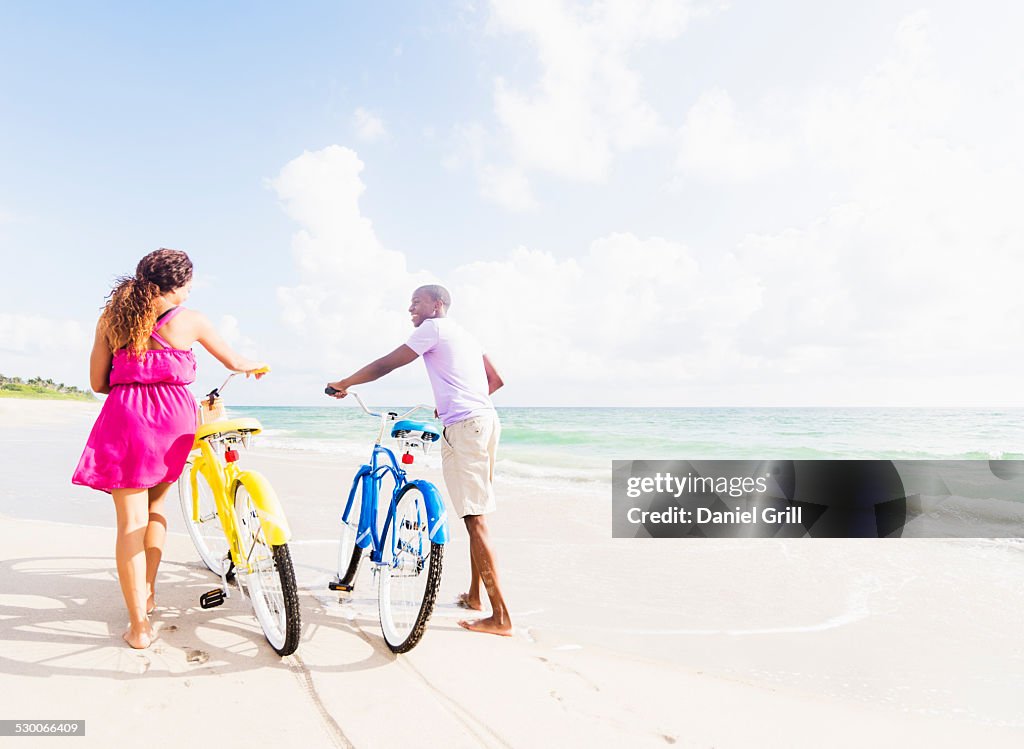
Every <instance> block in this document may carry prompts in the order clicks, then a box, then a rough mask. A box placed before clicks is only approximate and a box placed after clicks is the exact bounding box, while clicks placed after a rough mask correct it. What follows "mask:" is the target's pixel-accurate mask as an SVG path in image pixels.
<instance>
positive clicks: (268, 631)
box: [235, 483, 301, 655]
mask: <svg viewBox="0 0 1024 749" xmlns="http://www.w3.org/2000/svg"><path fill="white" fill-rule="evenodd" d="M235 514H236V516H237V518H238V532H239V535H240V538H239V540H240V541H241V547H242V557H243V559H245V560H246V563H247V564H248V568H249V569H248V572H247V574H246V575H245V583H246V588H247V589H248V593H249V600H251V601H252V608H253V612H254V613H255V614H256V620H257V621H258V622H259V623H260V627H262V628H263V634H264V635H266V638H267V642H269V643H270V647H272V648H273V649H274V651H275V652H276V653H277V654H278V655H291V654H292V653H294V652H295V649H296V648H297V647H298V646H299V634H300V626H301V621H300V615H299V591H298V585H296V583H295V568H294V566H293V565H292V557H291V553H290V552H289V551H288V544H281V545H280V546H271V545H270V544H269V543H268V542H267V539H266V536H265V535H264V533H263V527H262V525H260V519H259V516H258V515H257V514H256V504H255V503H254V502H253V499H252V496H250V494H249V490H248V489H247V488H246V487H245V485H244V484H242V483H239V484H238V485H237V486H236V487H235ZM240 564H241V563H240Z"/></svg>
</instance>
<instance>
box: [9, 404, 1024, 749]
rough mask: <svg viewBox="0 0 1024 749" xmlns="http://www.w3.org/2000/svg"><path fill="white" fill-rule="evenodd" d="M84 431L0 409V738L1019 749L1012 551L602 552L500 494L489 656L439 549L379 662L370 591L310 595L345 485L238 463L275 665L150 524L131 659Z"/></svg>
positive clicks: (1017, 549) (689, 544) (967, 546)
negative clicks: (284, 527)
mask: <svg viewBox="0 0 1024 749" xmlns="http://www.w3.org/2000/svg"><path fill="white" fill-rule="evenodd" d="M97 412H98V405H92V404H80V403H71V402H48V401H18V400H10V399H6V400H0V448H2V450H0V464H2V468H3V471H2V475H3V481H2V484H0V548H2V549H3V552H2V554H0V567H2V570H3V572H2V576H0V581H2V582H0V688H2V691H3V694H4V695H5V699H4V709H3V711H2V713H3V715H2V716H0V717H2V718H4V719H18V720H22V719H24V720H43V719H46V720H56V719H60V720H63V719H75V720H85V721H86V724H87V731H86V737H85V738H82V739H77V740H74V745H76V746H97V747H101V746H102V747H106V746H110V745H112V744H114V743H115V742H124V741H127V740H128V739H129V738H130V737H139V739H140V740H143V741H145V743H146V744H147V745H149V746H155V747H163V746H167V747H172V746H174V747H176V746H185V745H190V744H193V745H203V746H220V747H234V746H243V745H249V744H250V743H251V742H252V741H253V739H254V738H255V737H254V735H253V731H255V732H256V735H257V736H258V738H259V740H262V741H270V742H277V741H281V742H285V741H287V742H288V743H289V744H292V743H295V744H301V745H304V746H310V747H320V746H323V747H330V746H356V747H390V746H410V745H411V746H446V747H462V746H466V747H479V746H485V747H492V746H511V747H534V746H555V745H562V746H565V745H568V746H609V747H611V746H615V747H620V746H630V747H632V746H669V745H678V746H686V747H822V746H830V747H861V746H864V745H866V744H868V743H869V742H870V743H871V745H874V746H904V745H907V744H910V743H914V744H920V745H924V746H942V747H945V746H949V747H953V746H965V745H974V746H1007V747H1009V746H1020V745H1021V744H1022V743H1024V708H1022V707H1021V705H1020V698H1019V697H1020V694H1022V693H1024V640H1022V638H1021V636H1020V631H1021V623H1022V622H1024V596H1022V595H1021V594H1020V592H1019V589H1020V580H1021V579H1024V544H1022V543H1020V542H1019V541H1013V540H1010V541H988V540H927V539H899V540H871V541H866V540H812V539H792V540H774V539H773V540H754V541H738V540H737V541H722V540H714V541H712V540H703V541H698V540H673V539H663V540H655V539H649V540H634V539H612V538H611V519H610V517H611V516H610V502H611V496H610V494H611V492H610V488H608V490H607V491H600V492H595V491H594V490H585V489H581V490H579V491H572V490H568V489H566V490H559V491H549V492H546V493H542V492H538V491H532V490H529V489H528V488H526V486H525V485H522V484H516V483H514V482H507V481H506V482H501V483H499V511H498V513H497V514H496V515H494V516H493V522H492V534H493V537H494V541H495V544H496V551H497V553H498V555H499V560H500V563H501V565H502V568H501V572H502V573H503V582H504V585H505V587H506V590H507V597H508V600H509V603H510V606H511V607H512V613H513V616H514V623H515V625H516V633H515V636H514V637H512V638H506V639H503V638H496V637H490V636H485V635H479V634H473V633H469V632H466V631H464V630H462V629H461V628H459V627H458V626H457V620H458V619H459V618H462V616H463V614H464V612H462V611H461V610H459V609H458V608H457V607H456V606H455V605H454V601H455V598H456V596H457V594H458V593H459V592H461V591H462V590H463V589H464V586H465V584H466V581H467V576H468V552H467V547H466V536H465V532H464V531H463V529H462V528H461V527H460V525H459V524H455V525H454V526H453V528H452V530H453V538H452V540H451V542H450V544H449V547H448V548H447V550H446V556H445V568H444V579H443V582H442V589H441V593H440V597H439V602H440V605H439V606H438V608H437V610H436V611H435V614H434V617H433V619H432V620H431V624H430V627H429V629H428V631H427V633H426V636H425V637H424V639H423V641H422V642H421V643H420V645H419V646H417V647H416V648H415V650H413V651H412V652H411V653H409V654H406V655H403V656H398V657H396V656H394V655H392V654H391V653H390V651H388V649H387V647H386V646H385V645H384V643H383V640H382V637H381V634H380V627H379V623H378V620H377V604H376V597H375V596H376V591H375V588H374V587H373V586H372V585H371V580H370V575H369V572H368V570H366V569H365V568H364V570H363V572H362V575H363V577H362V579H361V581H360V583H361V584H360V586H358V587H357V590H356V592H355V593H354V594H353V595H352V596H346V597H343V598H340V599H339V596H338V595H337V594H334V593H332V592H330V591H328V590H327V587H326V583H327V581H328V579H329V578H330V577H331V576H332V575H333V569H332V566H333V560H334V556H335V546H334V543H335V540H336V538H337V531H338V521H337V514H338V512H339V504H340V502H341V494H342V493H343V492H344V491H346V490H347V484H348V481H349V477H350V476H351V475H352V473H353V471H354V470H355V467H356V465H355V463H354V462H346V461H343V460H339V459H335V458H330V457H329V456H325V455H319V454H316V453H303V452H299V451H283V450H281V451H272V450H269V449H265V448H261V447H260V446H259V445H257V446H256V447H255V449H254V450H252V451H250V453H251V454H249V455H246V456H245V458H244V459H245V460H246V461H247V462H248V464H249V465H250V466H251V467H254V468H258V469H259V470H261V471H263V472H264V473H265V474H266V475H267V476H268V477H269V478H270V479H271V481H272V482H273V484H274V486H275V488H276V489H277V491H278V493H279V495H280V496H281V498H282V500H283V502H284V504H285V508H286V510H287V512H288V517H289V520H290V521H291V523H292V526H293V531H294V539H293V542H292V544H291V548H292V553H293V557H294V559H295V562H296V572H297V575H298V579H299V585H300V589H301V604H302V617H303V636H302V643H301V645H300V646H299V650H298V652H297V654H296V655H294V656H291V657H288V658H285V659H281V658H278V657H277V656H276V655H275V654H274V653H273V651H272V650H271V649H270V647H269V646H268V645H267V644H266V642H265V641H264V639H263V636H262V633H261V632H260V630H259V628H258V626H257V624H256V621H255V619H254V618H253V616H252V615H251V612H250V608H249V605H248V602H247V601H245V600H243V599H242V598H241V597H239V596H238V595H237V594H235V595H234V596H233V597H232V598H231V599H229V600H228V601H227V602H226V603H225V604H224V605H223V606H221V607H219V608H217V609H213V610H209V611H205V610H202V609H200V608H199V595H200V594H201V593H202V592H204V591H206V590H209V589H210V588H212V587H214V583H215V578H214V577H213V576H212V575H211V574H210V573H209V572H207V571H206V569H205V568H204V567H203V566H202V564H201V563H200V561H199V558H198V556H197V555H196V553H195V551H194V550H193V548H192V546H191V542H190V541H189V539H188V537H187V536H186V535H185V534H184V528H183V525H182V520H181V517H180V514H179V511H178V506H177V500H176V498H174V497H171V498H170V499H171V500H172V502H170V503H169V505H168V515H169V517H168V520H169V523H170V530H171V534H170V536H169V541H168V546H167V549H166V552H165V557H164V562H163V564H162V566H161V571H160V577H159V579H158V591H157V603H158V609H157V612H156V615H155V617H154V622H155V625H156V627H157V628H158V630H159V633H160V638H159V640H158V641H157V642H156V644H155V645H154V646H153V647H151V648H150V649H149V650H147V651H132V650H130V649H128V648H127V647H125V646H124V645H123V643H122V641H121V639H120V634H121V632H122V630H123V627H124V624H125V619H126V615H125V611H124V604H123V601H122V599H121V594H120V590H119V588H118V586H117V582H116V575H115V569H114V512H113V507H112V505H111V503H110V500H109V498H108V497H107V496H106V495H104V494H101V493H99V492H94V491H91V490H88V489H84V488H81V487H74V486H72V485H71V484H70V476H71V473H72V470H73V468H74V465H75V462H76V460H77V458H78V455H79V452H80V450H81V447H82V445H83V444H84V442H85V438H86V435H87V434H88V430H89V428H90V427H91V424H92V420H93V419H94V418H95V414H96V413H97ZM423 475H425V477H426V478H430V479H432V480H435V481H438V482H440V476H439V475H438V471H437V470H436V468H432V469H428V470H427V471H426V472H425V474H423ZM499 480H500V477H499ZM246 726H249V727H248V728H247V727H246ZM56 740H57V739H52V738H51V739H46V738H37V739H36V741H40V742H42V743H48V742H51V741H56Z"/></svg>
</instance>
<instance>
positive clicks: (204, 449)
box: [189, 374, 292, 572]
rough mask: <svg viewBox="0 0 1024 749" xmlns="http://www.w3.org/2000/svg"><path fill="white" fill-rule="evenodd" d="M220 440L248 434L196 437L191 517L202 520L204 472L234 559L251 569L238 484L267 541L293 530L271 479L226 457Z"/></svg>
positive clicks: (242, 440)
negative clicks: (243, 539)
mask: <svg viewBox="0 0 1024 749" xmlns="http://www.w3.org/2000/svg"><path fill="white" fill-rule="evenodd" d="M234 376H235V375H234V374H232V375H231V376H229V377H228V379H227V380H225V382H224V384H223V385H221V387H220V388H218V389H217V391H214V392H218V391H219V390H223V389H224V387H225V386H226V385H227V384H228V382H229V381H230V380H231V377H234ZM218 442H223V443H224V444H225V446H227V445H229V444H232V443H236V442H240V443H243V444H245V443H247V442H248V437H247V436H245V435H242V434H239V433H237V432H234V433H233V432H227V433H225V434H222V435H216V436H207V437H203V438H198V437H197V438H196V440H195V442H194V443H193V445H192V449H193V451H195V450H198V451H199V454H198V455H195V454H194V453H193V455H194V457H193V458H192V472H191V474H190V476H189V481H190V484H191V489H192V519H193V520H199V519H200V518H199V486H198V476H199V474H200V473H201V474H202V475H203V478H204V479H205V480H206V482H207V484H209V486H210V489H211V490H212V492H213V498H214V502H215V503H216V505H217V515H218V517H219V519H220V523H221V529H222V530H223V531H224V537H225V538H226V539H227V541H228V544H229V548H230V550H231V561H232V562H233V563H234V565H235V568H236V569H238V570H241V571H243V572H249V571H251V566H250V564H249V554H250V553H251V550H246V549H243V548H242V547H241V542H240V538H241V533H240V532H239V527H238V518H237V517H236V515H235V508H234V506H233V503H232V498H233V497H234V496H235V491H236V489H237V486H238V485H239V484H241V485H243V486H244V487H245V488H246V490H247V491H248V492H249V496H250V497H251V498H252V502H253V505H254V506H255V507H256V514H257V516H258V517H259V520H260V526H261V528H262V530H263V534H264V536H265V537H266V539H267V542H268V543H270V544H271V545H272V546H280V545H281V544H285V543H287V542H288V541H289V539H290V538H291V535H292V534H291V529H290V528H289V526H288V521H287V519H286V518H285V515H284V510H283V508H282V507H281V502H280V500H279V499H278V498H277V493H276V492H275V491H274V488H273V487H272V486H271V485H270V482H269V481H267V480H266V479H265V478H264V477H263V476H262V475H261V474H259V473H256V472H255V471H243V470H241V469H240V468H239V467H238V465H237V463H235V462H234V461H228V460H225V459H224V458H223V457H222V456H221V455H220V454H219V451H218V450H217V449H216V447H215V443H218Z"/></svg>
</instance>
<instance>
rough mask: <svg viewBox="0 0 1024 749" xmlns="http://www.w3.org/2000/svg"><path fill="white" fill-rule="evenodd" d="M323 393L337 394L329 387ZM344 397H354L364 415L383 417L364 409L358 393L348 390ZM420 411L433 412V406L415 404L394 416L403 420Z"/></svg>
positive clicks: (364, 406)
mask: <svg viewBox="0 0 1024 749" xmlns="http://www.w3.org/2000/svg"><path fill="white" fill-rule="evenodd" d="M324 392H325V393H326V394H327V395H334V394H335V393H337V392H338V391H337V390H335V389H334V388H332V387H331V386H330V385H328V386H327V387H325V388H324ZM346 395H351V396H352V397H354V398H355V399H356V402H357V403H358V404H359V407H360V408H361V409H363V411H364V412H365V413H366V414H367V415H369V416H376V417H378V418H380V417H382V416H383V415H384V414H381V413H377V412H376V411H371V410H370V409H368V408H367V407H366V404H365V403H363V399H362V398H360V397H359V393H357V392H355V391H354V390H349V391H347V392H346ZM420 409H426V410H427V411H433V410H434V407H433V406H428V405H427V404H426V403H417V404H416V405H415V406H413V407H412V408H410V409H409V410H408V411H406V412H405V413H403V414H401V415H398V414H396V415H395V417H396V418H398V419H404V418H405V417H406V416H408V415H409V414H411V413H412V412H413V411H419V410H420Z"/></svg>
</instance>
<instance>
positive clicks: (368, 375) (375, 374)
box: [327, 343, 419, 398]
mask: <svg viewBox="0 0 1024 749" xmlns="http://www.w3.org/2000/svg"><path fill="white" fill-rule="evenodd" d="M418 358H419V354H417V353H416V352H415V351H413V350H412V349H411V348H409V347H408V346H406V345H405V344H404V343H403V344H402V345H401V346H399V347H398V348H396V349H395V350H394V351H392V352H391V353H390V354H387V355H385V356H382V357H381V358H379V359H377V360H376V361H372V362H370V363H369V364H367V365H366V366H365V367H363V368H362V369H360V370H359V371H358V372H356V373H355V374H352V375H349V376H348V377H346V378H344V379H341V380H338V381H337V382H328V383H327V385H328V386H329V387H332V388H334V389H335V390H337V391H338V392H337V393H335V394H334V397H335V398H344V397H345V396H346V395H348V389H349V388H350V387H353V386H354V385H362V384H363V383H366V382H373V381H374V380H379V379H380V378H381V377H383V376H384V375H386V374H388V373H389V372H392V371H394V370H396V369H398V368H399V367H404V366H405V365H406V364H408V363H409V362H411V361H415V360H416V359H418Z"/></svg>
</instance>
